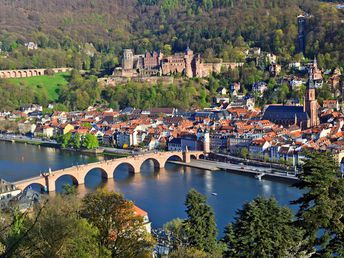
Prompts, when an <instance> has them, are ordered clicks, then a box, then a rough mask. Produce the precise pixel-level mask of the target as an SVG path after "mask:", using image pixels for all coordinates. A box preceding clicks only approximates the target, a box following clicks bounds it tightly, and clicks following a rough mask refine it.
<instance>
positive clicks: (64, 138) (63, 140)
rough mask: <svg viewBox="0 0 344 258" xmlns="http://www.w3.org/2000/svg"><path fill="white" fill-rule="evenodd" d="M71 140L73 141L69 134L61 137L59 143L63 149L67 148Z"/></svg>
mask: <svg viewBox="0 0 344 258" xmlns="http://www.w3.org/2000/svg"><path fill="white" fill-rule="evenodd" d="M71 139H72V134H71V133H70V132H69V133H66V134H64V135H62V136H60V137H59V139H58V141H59V143H61V147H62V148H67V147H68V145H69V143H70V140H71Z"/></svg>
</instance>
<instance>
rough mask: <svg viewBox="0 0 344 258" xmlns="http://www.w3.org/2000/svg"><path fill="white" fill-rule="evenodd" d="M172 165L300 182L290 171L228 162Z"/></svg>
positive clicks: (201, 161) (192, 162)
mask: <svg viewBox="0 0 344 258" xmlns="http://www.w3.org/2000/svg"><path fill="white" fill-rule="evenodd" d="M169 162H170V163H174V164H178V165H183V166H187V167H192V168H198V169H204V170H210V171H216V170H226V171H229V172H234V173H237V174H245V175H253V176H255V177H256V178H258V179H259V180H260V179H262V178H275V179H283V180H290V181H295V182H296V181H298V180H299V179H298V178H297V176H296V175H295V173H291V172H290V171H283V170H277V169H271V168H266V167H258V166H249V165H244V164H233V163H226V162H218V161H210V160H191V162H189V163H184V162H181V161H169Z"/></svg>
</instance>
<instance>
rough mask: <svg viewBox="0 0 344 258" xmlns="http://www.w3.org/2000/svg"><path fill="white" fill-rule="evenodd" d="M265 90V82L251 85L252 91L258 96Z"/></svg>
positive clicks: (266, 86) (266, 87)
mask: <svg viewBox="0 0 344 258" xmlns="http://www.w3.org/2000/svg"><path fill="white" fill-rule="evenodd" d="M267 89H268V85H267V84H266V82H256V83H254V84H253V85H252V90H253V91H255V92H258V93H259V94H260V95H262V94H263V93H264V91H266V90H267Z"/></svg>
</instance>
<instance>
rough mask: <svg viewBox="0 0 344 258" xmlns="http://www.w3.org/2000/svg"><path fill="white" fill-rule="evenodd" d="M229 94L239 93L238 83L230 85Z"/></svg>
mask: <svg viewBox="0 0 344 258" xmlns="http://www.w3.org/2000/svg"><path fill="white" fill-rule="evenodd" d="M230 89H231V93H233V92H238V91H240V82H234V83H232V84H231V85H230Z"/></svg>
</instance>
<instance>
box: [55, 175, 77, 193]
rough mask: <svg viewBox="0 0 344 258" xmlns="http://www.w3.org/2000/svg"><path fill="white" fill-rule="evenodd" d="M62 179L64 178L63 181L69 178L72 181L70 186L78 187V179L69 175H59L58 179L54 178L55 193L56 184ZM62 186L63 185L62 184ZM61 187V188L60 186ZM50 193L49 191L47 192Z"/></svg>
mask: <svg viewBox="0 0 344 258" xmlns="http://www.w3.org/2000/svg"><path fill="white" fill-rule="evenodd" d="M62 178H65V179H67V178H70V179H72V185H75V186H78V185H79V181H78V179H77V178H76V177H75V176H73V175H71V174H64V175H61V176H59V177H58V178H56V179H55V189H56V191H57V190H58V185H57V183H58V182H59V181H60V180H62ZM62 185H63V184H62ZM62 185H61V186H62ZM49 191H50V190H49Z"/></svg>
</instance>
